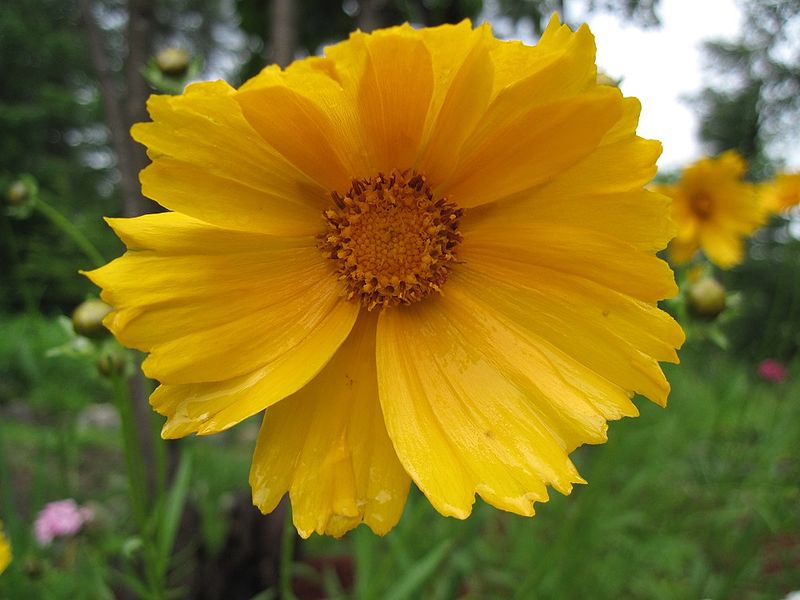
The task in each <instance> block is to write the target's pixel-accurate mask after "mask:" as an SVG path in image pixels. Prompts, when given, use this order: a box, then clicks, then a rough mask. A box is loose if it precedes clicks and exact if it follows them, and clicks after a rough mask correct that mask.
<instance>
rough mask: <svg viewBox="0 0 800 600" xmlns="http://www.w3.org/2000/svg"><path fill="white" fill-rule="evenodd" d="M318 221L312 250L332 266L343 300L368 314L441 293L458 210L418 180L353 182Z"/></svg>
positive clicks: (406, 174) (395, 175) (456, 239)
mask: <svg viewBox="0 0 800 600" xmlns="http://www.w3.org/2000/svg"><path fill="white" fill-rule="evenodd" d="M331 198H332V199H333V203H334V207H333V208H329V209H327V210H326V211H325V212H324V213H323V216H324V218H325V221H326V222H327V224H328V231H326V232H325V233H323V234H321V235H320V236H319V239H320V242H319V244H318V245H319V247H320V249H322V250H323V251H324V252H325V253H326V254H327V255H328V257H329V258H331V259H332V260H335V261H337V262H338V263H339V266H338V273H339V279H340V280H341V281H343V282H344V284H345V287H346V291H347V297H348V299H351V300H353V301H357V302H360V303H361V304H362V305H363V306H365V307H366V308H367V309H368V310H372V309H374V308H375V307H388V306H396V305H399V304H412V303H414V302H418V301H420V300H422V299H423V298H424V297H425V296H427V295H428V294H430V293H431V292H440V291H441V286H442V284H444V282H445V281H446V280H447V277H448V274H449V269H450V267H451V266H452V264H453V263H454V262H455V261H456V257H455V249H456V247H457V246H458V244H459V243H460V242H461V232H460V231H459V230H458V224H459V219H460V218H461V216H462V214H463V209H461V208H458V207H457V206H456V205H455V204H454V203H452V202H449V201H448V200H447V199H445V198H435V197H434V195H433V192H432V190H431V188H430V186H429V185H428V184H427V182H426V180H425V176H424V175H422V174H420V173H416V172H414V171H411V170H406V171H398V170H394V171H392V173H391V174H390V175H388V176H386V175H383V174H380V173H379V174H378V175H377V176H375V177H370V178H366V179H354V180H353V182H352V185H351V187H350V190H349V191H348V192H347V194H345V195H344V196H342V195H341V194H339V193H338V192H335V191H334V192H331Z"/></svg>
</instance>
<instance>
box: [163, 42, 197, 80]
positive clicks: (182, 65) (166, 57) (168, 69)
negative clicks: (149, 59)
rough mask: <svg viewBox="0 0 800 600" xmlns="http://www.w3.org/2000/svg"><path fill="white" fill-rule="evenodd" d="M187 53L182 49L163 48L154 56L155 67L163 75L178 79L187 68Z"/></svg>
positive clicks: (188, 57)
mask: <svg viewBox="0 0 800 600" xmlns="http://www.w3.org/2000/svg"><path fill="white" fill-rule="evenodd" d="M189 59H190V56H189V53H188V52H187V51H186V50H185V49H184V48H164V49H163V50H161V51H160V52H159V53H158V54H156V66H157V67H158V68H159V69H160V70H161V72H162V73H164V74H165V75H169V76H171V77H179V76H180V75H183V74H184V73H185V72H186V69H187V68H189Z"/></svg>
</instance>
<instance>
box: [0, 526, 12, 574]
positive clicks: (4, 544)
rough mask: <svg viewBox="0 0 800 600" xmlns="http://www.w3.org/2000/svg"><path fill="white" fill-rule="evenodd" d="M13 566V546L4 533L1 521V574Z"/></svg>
mask: <svg viewBox="0 0 800 600" xmlns="http://www.w3.org/2000/svg"><path fill="white" fill-rule="evenodd" d="M9 564H11V544H10V543H9V541H8V538H7V537H6V535H5V533H4V532H3V522H2V521H0V573H3V571H5V570H6V567H8V565H9Z"/></svg>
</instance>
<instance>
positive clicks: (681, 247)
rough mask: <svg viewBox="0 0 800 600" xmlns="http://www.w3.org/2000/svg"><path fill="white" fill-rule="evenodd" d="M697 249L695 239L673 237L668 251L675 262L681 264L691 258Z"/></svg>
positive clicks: (697, 245)
mask: <svg viewBox="0 0 800 600" xmlns="http://www.w3.org/2000/svg"><path fill="white" fill-rule="evenodd" d="M699 249H700V244H699V242H698V241H697V240H696V239H678V238H675V239H674V240H672V241H671V242H670V243H669V247H668V252H669V257H670V259H671V260H672V261H673V262H674V263H675V264H678V265H682V264H686V263H687V262H689V261H690V260H692V258H693V257H694V255H695V253H696V252H697V251H698V250H699Z"/></svg>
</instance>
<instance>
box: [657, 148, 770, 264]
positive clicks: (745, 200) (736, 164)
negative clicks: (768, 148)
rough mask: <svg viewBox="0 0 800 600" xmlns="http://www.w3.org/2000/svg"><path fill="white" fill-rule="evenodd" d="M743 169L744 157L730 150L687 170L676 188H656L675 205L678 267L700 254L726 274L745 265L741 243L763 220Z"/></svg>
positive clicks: (671, 251) (673, 249)
mask: <svg viewBox="0 0 800 600" xmlns="http://www.w3.org/2000/svg"><path fill="white" fill-rule="evenodd" d="M745 169H746V166H745V162H744V160H743V159H742V157H741V156H739V155H738V154H737V153H736V152H734V151H732V150H729V151H727V152H724V153H722V154H721V155H719V156H718V157H716V158H710V157H709V158H702V159H700V160H699V161H697V162H696V163H694V164H693V165H691V166H690V167H687V168H686V169H685V170H684V172H683V175H682V176H681V180H680V181H679V182H678V183H677V184H674V185H662V186H655V188H654V189H656V190H657V191H659V192H661V193H663V194H666V195H667V196H670V197H672V199H673V203H672V216H673V219H674V220H675V223H676V224H677V226H678V235H677V236H676V237H675V239H674V240H672V242H671V243H670V245H669V254H670V257H671V258H672V259H673V260H674V261H675V262H676V263H679V264H680V263H685V262H688V261H689V260H691V259H692V257H693V256H694V255H695V253H696V252H697V251H698V250H699V249H700V248H702V249H703V252H704V253H705V254H706V256H707V257H708V259H709V260H710V261H711V262H713V263H714V264H716V265H718V266H719V267H721V268H723V269H727V268H730V267H732V266H734V265H736V264H738V263H740V262H741V261H742V256H743V244H742V239H743V238H744V237H746V236H748V235H750V234H751V233H752V232H753V231H754V230H755V229H756V228H757V227H759V226H760V225H761V224H762V223H763V221H764V216H765V212H764V209H763V205H762V204H761V202H760V201H759V197H758V195H757V194H756V191H755V188H754V186H753V184H751V183H747V182H746V181H743V180H742V177H743V175H744V173H745Z"/></svg>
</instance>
